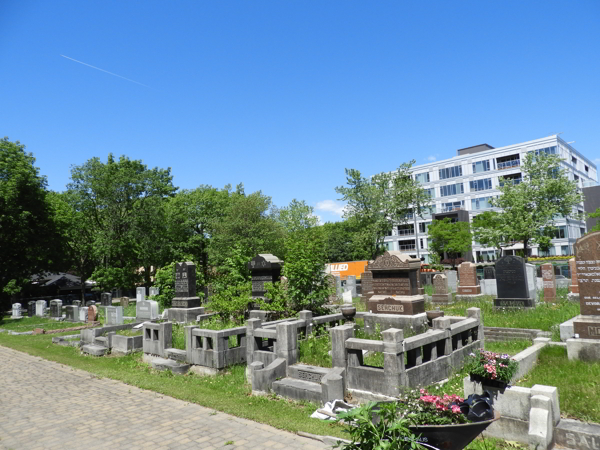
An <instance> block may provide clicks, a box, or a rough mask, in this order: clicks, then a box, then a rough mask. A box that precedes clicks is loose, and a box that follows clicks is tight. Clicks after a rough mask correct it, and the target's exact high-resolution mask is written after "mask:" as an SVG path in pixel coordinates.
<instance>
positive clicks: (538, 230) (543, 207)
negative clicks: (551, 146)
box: [492, 152, 583, 257]
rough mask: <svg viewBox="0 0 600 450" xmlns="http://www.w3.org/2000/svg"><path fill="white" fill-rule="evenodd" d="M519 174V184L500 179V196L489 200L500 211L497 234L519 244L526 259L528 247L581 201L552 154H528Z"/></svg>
mask: <svg viewBox="0 0 600 450" xmlns="http://www.w3.org/2000/svg"><path fill="white" fill-rule="evenodd" d="M522 173H523V176H522V178H523V179H522V181H521V183H519V184H514V183H512V182H510V180H501V181H504V183H503V185H501V186H499V187H498V189H499V190H500V192H501V195H500V196H499V197H498V198H495V199H492V205H493V206H496V207H499V208H501V209H502V212H501V214H500V218H501V219H500V220H501V226H500V228H501V234H502V235H503V236H506V237H507V238H508V239H510V240H514V241H521V242H523V254H524V256H525V257H527V255H528V249H529V247H530V244H531V243H537V242H539V241H540V239H542V238H543V237H544V236H547V235H548V229H549V228H555V227H554V223H555V220H556V218H557V217H559V216H563V217H568V216H575V215H576V214H574V213H573V208H575V207H576V206H577V205H578V204H579V203H581V202H582V200H583V199H582V195H581V194H580V193H579V192H578V191H577V185H576V183H575V181H571V180H569V179H568V177H567V175H566V172H565V170H564V169H563V168H562V167H561V159H560V157H558V156H556V155H546V154H545V153H541V154H539V155H535V153H533V152H531V153H528V154H527V155H526V156H525V160H524V162H523V164H522Z"/></svg>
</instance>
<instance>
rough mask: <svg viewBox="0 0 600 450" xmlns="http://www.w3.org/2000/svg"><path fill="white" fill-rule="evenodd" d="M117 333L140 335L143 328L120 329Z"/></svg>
mask: <svg viewBox="0 0 600 450" xmlns="http://www.w3.org/2000/svg"><path fill="white" fill-rule="evenodd" d="M116 333H117V334H118V335H121V336H139V335H141V334H142V329H141V328H138V329H137V330H134V329H131V330H119V331H116Z"/></svg>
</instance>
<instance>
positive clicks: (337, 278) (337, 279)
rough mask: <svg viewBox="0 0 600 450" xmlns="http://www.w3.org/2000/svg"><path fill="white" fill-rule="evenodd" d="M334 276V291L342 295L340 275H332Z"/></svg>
mask: <svg viewBox="0 0 600 450" xmlns="http://www.w3.org/2000/svg"><path fill="white" fill-rule="evenodd" d="M334 277H335V291H336V293H337V295H342V294H343V291H342V277H340V276H339V275H334Z"/></svg>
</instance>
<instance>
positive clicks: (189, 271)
mask: <svg viewBox="0 0 600 450" xmlns="http://www.w3.org/2000/svg"><path fill="white" fill-rule="evenodd" d="M171 305H172V306H173V308H198V307H199V306H200V297H198V296H197V295H196V264H194V263H193V262H180V263H176V264H175V297H174V298H173V301H172V303H171Z"/></svg>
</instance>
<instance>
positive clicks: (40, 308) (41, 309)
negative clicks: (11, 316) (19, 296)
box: [35, 300, 46, 317]
mask: <svg viewBox="0 0 600 450" xmlns="http://www.w3.org/2000/svg"><path fill="white" fill-rule="evenodd" d="M44 314H46V300H38V301H37V302H35V315H36V316H39V317H44Z"/></svg>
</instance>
